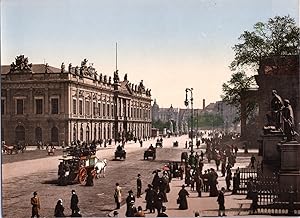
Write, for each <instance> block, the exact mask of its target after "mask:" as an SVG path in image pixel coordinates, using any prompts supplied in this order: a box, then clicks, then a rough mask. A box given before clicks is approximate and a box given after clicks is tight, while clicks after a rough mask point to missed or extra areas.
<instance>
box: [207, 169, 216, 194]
mask: <svg viewBox="0 0 300 218" xmlns="http://www.w3.org/2000/svg"><path fill="white" fill-rule="evenodd" d="M217 179H218V174H217V173H216V171H215V170H214V169H213V168H211V169H210V174H209V179H208V181H209V196H210V197H217V196H218V189H217V184H218V180H217Z"/></svg>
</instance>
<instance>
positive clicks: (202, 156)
mask: <svg viewBox="0 0 300 218" xmlns="http://www.w3.org/2000/svg"><path fill="white" fill-rule="evenodd" d="M200 156H201V161H203V158H204V153H203V151H202V150H201V153H200Z"/></svg>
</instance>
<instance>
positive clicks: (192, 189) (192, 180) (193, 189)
mask: <svg viewBox="0 0 300 218" xmlns="http://www.w3.org/2000/svg"><path fill="white" fill-rule="evenodd" d="M191 191H195V178H194V176H191Z"/></svg>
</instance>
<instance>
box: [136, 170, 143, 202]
mask: <svg viewBox="0 0 300 218" xmlns="http://www.w3.org/2000/svg"><path fill="white" fill-rule="evenodd" d="M136 186H137V194H136V197H137V198H140V197H141V194H142V180H141V174H138V176H137V179H136Z"/></svg>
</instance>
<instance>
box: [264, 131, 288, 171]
mask: <svg viewBox="0 0 300 218" xmlns="http://www.w3.org/2000/svg"><path fill="white" fill-rule="evenodd" d="M282 139H283V134H281V133H274V134H263V135H262V136H261V140H262V156H263V161H264V163H265V164H272V165H274V166H275V165H276V166H279V162H280V153H279V150H278V146H277V145H278V142H280V141H281V140H282Z"/></svg>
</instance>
